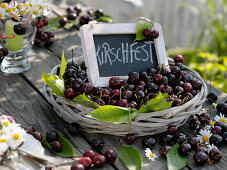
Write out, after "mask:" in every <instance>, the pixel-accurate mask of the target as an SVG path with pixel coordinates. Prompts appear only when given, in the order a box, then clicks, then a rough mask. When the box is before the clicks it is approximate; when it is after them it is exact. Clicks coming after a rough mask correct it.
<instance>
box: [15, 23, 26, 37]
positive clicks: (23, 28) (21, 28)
mask: <svg viewBox="0 0 227 170" xmlns="http://www.w3.org/2000/svg"><path fill="white" fill-rule="evenodd" d="M26 30H27V27H26V26H25V25H24V24H17V25H14V27H13V31H14V32H15V33H16V34H17V35H24V34H25V33H26Z"/></svg>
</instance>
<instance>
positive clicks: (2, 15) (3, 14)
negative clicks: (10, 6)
mask: <svg viewBox="0 0 227 170" xmlns="http://www.w3.org/2000/svg"><path fill="white" fill-rule="evenodd" d="M5 17H6V9H5V8H0V19H5Z"/></svg>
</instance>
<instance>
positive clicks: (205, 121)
mask: <svg viewBox="0 0 227 170" xmlns="http://www.w3.org/2000/svg"><path fill="white" fill-rule="evenodd" d="M199 121H200V122H201V123H202V124H203V125H206V124H209V122H210V115H209V114H208V113H202V114H201V115H199Z"/></svg>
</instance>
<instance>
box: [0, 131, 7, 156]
mask: <svg viewBox="0 0 227 170" xmlns="http://www.w3.org/2000/svg"><path fill="white" fill-rule="evenodd" d="M8 149H9V145H8V144H7V141H6V138H5V136H4V135H3V136H1V137H0V157H1V156H2V155H4V153H5V152H6V151H7V150H8Z"/></svg>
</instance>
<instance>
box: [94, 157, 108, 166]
mask: <svg viewBox="0 0 227 170" xmlns="http://www.w3.org/2000/svg"><path fill="white" fill-rule="evenodd" d="M92 161H93V164H94V165H95V167H97V168H100V167H102V166H103V165H104V164H105V163H106V158H105V156H103V155H96V156H95V157H94V158H93V160H92Z"/></svg>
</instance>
